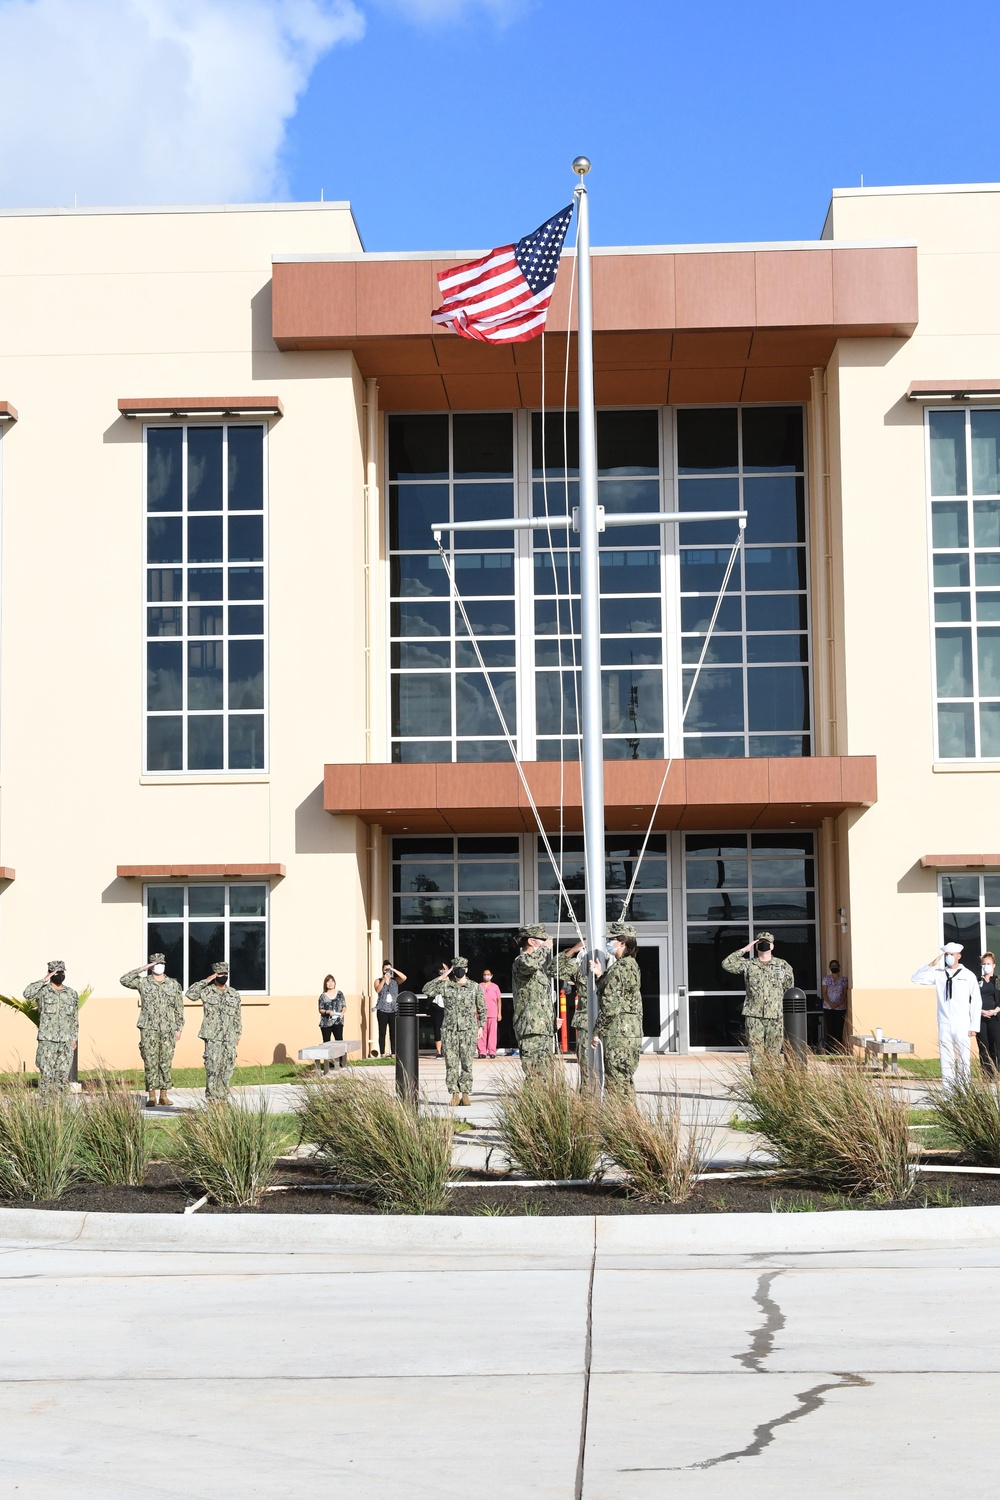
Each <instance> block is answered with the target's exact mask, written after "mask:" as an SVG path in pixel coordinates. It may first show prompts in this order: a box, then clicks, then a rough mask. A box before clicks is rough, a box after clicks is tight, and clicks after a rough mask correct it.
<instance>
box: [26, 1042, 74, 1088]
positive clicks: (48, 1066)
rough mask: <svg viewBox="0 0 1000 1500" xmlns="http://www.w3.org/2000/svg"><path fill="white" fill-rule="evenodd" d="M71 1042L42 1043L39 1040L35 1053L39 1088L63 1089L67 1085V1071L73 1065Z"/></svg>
mask: <svg viewBox="0 0 1000 1500" xmlns="http://www.w3.org/2000/svg"><path fill="white" fill-rule="evenodd" d="M74 1045H75V1044H74V1043H73V1042H43V1041H41V1040H39V1043H38V1047H37V1048H36V1051H35V1067H36V1068H37V1069H38V1073H39V1078H38V1086H39V1088H43V1089H46V1088H58V1089H62V1088H65V1087H66V1085H67V1083H69V1070H70V1068H71V1067H72V1065H73V1047H74Z"/></svg>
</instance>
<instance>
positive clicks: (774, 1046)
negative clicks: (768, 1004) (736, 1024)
mask: <svg viewBox="0 0 1000 1500" xmlns="http://www.w3.org/2000/svg"><path fill="white" fill-rule="evenodd" d="M743 1019H744V1021H745V1022H746V1028H747V1046H748V1047H749V1048H750V1050H751V1052H752V1051H753V1050H754V1048H757V1049H758V1051H761V1052H780V1051H781V1048H782V1044H783V1042H784V1040H785V1023H784V1021H783V1020H782V1018H781V1017H780V1016H776V1017H774V1018H773V1019H772V1018H771V1017H770V1016H744V1017H743Z"/></svg>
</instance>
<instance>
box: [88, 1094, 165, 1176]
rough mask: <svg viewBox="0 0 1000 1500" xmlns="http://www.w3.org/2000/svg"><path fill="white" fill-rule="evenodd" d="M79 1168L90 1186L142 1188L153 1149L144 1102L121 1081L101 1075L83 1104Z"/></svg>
mask: <svg viewBox="0 0 1000 1500" xmlns="http://www.w3.org/2000/svg"><path fill="white" fill-rule="evenodd" d="M78 1112H79V1116H80V1140H79V1165H80V1175H81V1177H83V1178H84V1180H85V1181H87V1182H105V1183H110V1184H112V1185H114V1186H116V1187H141V1186H142V1183H143V1182H144V1180H145V1177H146V1169H147V1168H148V1166H149V1158H150V1152H151V1147H152V1142H151V1138H150V1131H149V1126H148V1125H147V1123H146V1118H145V1113H144V1110H143V1107H142V1101H141V1100H140V1098H139V1096H138V1095H137V1094H135V1093H134V1092H133V1091H132V1089H131V1087H130V1086H129V1085H128V1084H127V1083H126V1082H124V1081H123V1080H122V1079H116V1078H112V1077H111V1076H110V1075H109V1074H107V1073H104V1072H102V1073H101V1074H100V1076H99V1080H98V1089H97V1091H96V1093H94V1094H92V1095H91V1096H90V1097H89V1098H87V1099H86V1100H84V1101H83V1102H82V1103H81V1106H80V1109H79V1111H78Z"/></svg>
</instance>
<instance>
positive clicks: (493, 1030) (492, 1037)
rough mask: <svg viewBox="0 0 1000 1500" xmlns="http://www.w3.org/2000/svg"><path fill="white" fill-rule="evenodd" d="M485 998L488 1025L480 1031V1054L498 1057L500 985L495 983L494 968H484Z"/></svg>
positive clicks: (483, 988)
mask: <svg viewBox="0 0 1000 1500" xmlns="http://www.w3.org/2000/svg"><path fill="white" fill-rule="evenodd" d="M481 988H482V991H483V999H484V1000H485V1001H486V1025H485V1026H484V1027H483V1029H482V1031H481V1032H480V1033H479V1046H478V1051H479V1056H480V1057H496V1055H497V1022H498V1021H499V1019H500V1010H501V1002H500V986H499V985H497V984H494V983H493V971H492V969H484V970H483V980H482V986H481Z"/></svg>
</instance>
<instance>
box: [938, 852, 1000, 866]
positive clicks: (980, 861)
mask: <svg viewBox="0 0 1000 1500" xmlns="http://www.w3.org/2000/svg"><path fill="white" fill-rule="evenodd" d="M920 864H921V866H922V868H923V869H925V870H1000V854H922V855H921V856H920Z"/></svg>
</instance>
